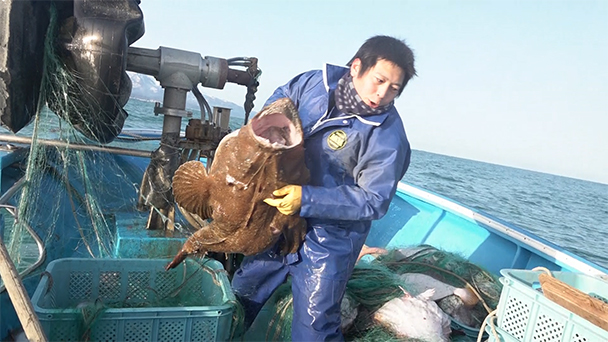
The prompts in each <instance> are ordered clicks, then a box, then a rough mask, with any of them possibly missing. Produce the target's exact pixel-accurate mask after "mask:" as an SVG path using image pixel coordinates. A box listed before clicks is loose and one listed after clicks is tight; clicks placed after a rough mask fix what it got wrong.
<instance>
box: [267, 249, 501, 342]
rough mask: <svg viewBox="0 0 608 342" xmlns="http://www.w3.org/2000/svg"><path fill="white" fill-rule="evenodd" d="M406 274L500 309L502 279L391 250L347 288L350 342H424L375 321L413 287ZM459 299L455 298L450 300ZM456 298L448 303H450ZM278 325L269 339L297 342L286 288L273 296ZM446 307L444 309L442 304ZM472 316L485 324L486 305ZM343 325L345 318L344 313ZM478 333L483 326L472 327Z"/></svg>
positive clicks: (447, 257) (422, 252) (462, 264)
mask: <svg viewBox="0 0 608 342" xmlns="http://www.w3.org/2000/svg"><path fill="white" fill-rule="evenodd" d="M403 273H423V274H427V275H430V276H432V277H433V278H436V279H438V280H440V281H442V282H444V283H446V284H451V285H453V286H456V287H464V286H467V285H466V284H467V283H468V284H470V285H471V286H472V287H473V288H475V289H476V291H477V292H478V293H479V295H480V296H481V297H482V299H483V302H485V303H486V305H487V306H488V308H489V309H495V308H496V305H497V304H498V299H499V297H500V291H501V289H502V285H501V283H500V281H498V278H497V277H496V276H493V275H491V274H490V273H489V272H486V271H485V270H483V269H481V268H480V267H478V266H476V265H474V264H471V263H470V262H468V261H467V260H465V259H464V258H462V257H460V256H458V255H456V254H453V253H448V252H445V251H441V250H438V249H436V248H434V247H432V246H424V245H423V246H418V247H412V248H411V249H405V250H390V251H389V252H388V254H386V255H381V256H379V257H377V258H376V259H375V260H373V261H370V262H360V263H359V264H357V266H356V267H355V269H354V271H353V275H352V276H351V278H350V279H349V281H348V283H347V287H346V294H345V298H347V300H348V301H349V302H350V307H348V306H349V305H346V306H345V305H344V303H343V306H342V309H343V311H344V309H345V307H346V310H347V311H352V310H356V318H355V319H354V320H353V321H352V323H351V324H349V325H348V326H346V327H343V334H344V337H345V339H346V340H347V341H358V342H368V341H369V342H371V341H418V340H417V339H413V338H404V337H400V336H396V335H394V334H393V333H392V332H391V331H390V330H388V329H386V328H385V327H383V326H381V325H379V324H377V323H376V322H374V320H373V318H372V317H373V314H374V312H375V311H376V310H377V309H379V308H380V307H381V306H382V305H384V304H385V303H386V302H388V301H389V300H391V299H393V298H397V297H402V296H403V295H404V291H409V290H408V284H407V283H405V282H404V280H402V279H401V278H400V277H399V275H400V274H403ZM450 297H455V296H450ZM450 297H446V299H447V298H450ZM273 298H274V300H275V304H274V305H273V306H272V313H273V314H272V319H271V320H270V324H269V328H268V330H267V332H266V339H267V340H272V341H288V340H290V338H291V320H292V317H293V297H292V294H291V285H290V283H286V284H284V285H282V286H281V287H280V288H279V289H277V291H276V292H275V294H274V295H273ZM438 304H439V306H440V307H441V303H440V302H439V303H438ZM469 311H470V314H471V315H473V316H474V317H478V318H479V319H480V320H481V321H483V319H484V318H485V317H486V316H487V314H488V312H487V310H486V308H485V307H484V304H482V302H480V303H478V304H477V305H476V306H475V307H473V308H471V309H470V310H469ZM342 316H343V321H344V317H345V313H344V312H343V315H342ZM471 328H472V329H475V328H479V326H471ZM451 340H452V341H474V340H475V339H474V338H473V337H471V336H467V335H466V334H464V333H460V332H453V334H452V336H451Z"/></svg>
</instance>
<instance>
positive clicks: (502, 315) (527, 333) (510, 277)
mask: <svg viewBox="0 0 608 342" xmlns="http://www.w3.org/2000/svg"><path fill="white" fill-rule="evenodd" d="M501 273H502V275H503V277H502V278H501V281H502V283H503V284H504V286H503V289H502V293H501V295H500V302H499V303H498V309H497V317H498V332H499V333H500V335H501V338H502V341H506V342H536V341H538V342H606V341H608V331H606V330H603V329H602V328H600V327H598V326H596V325H594V324H593V323H591V322H589V321H587V320H586V319H584V318H582V317H580V316H578V315H576V314H574V313H572V312H571V311H569V310H567V309H566V308H564V307H562V306H561V305H559V304H557V303H555V302H553V301H551V300H549V299H548V298H546V297H545V296H544V295H543V294H542V291H541V289H540V283H539V281H538V276H539V275H540V274H541V273H542V272H541V271H528V270H513V269H506V270H502V271H501ZM553 276H554V277H555V278H556V279H559V280H561V281H563V282H564V283H566V284H568V285H570V286H572V287H574V288H576V289H578V290H581V291H582V292H585V293H587V294H591V295H593V296H596V297H598V298H599V299H602V300H606V299H607V298H608V282H606V281H604V280H602V279H599V278H596V277H592V276H589V275H585V274H579V273H572V272H553ZM492 339H494V338H493V337H492ZM492 339H490V341H493V340H492ZM494 340H495V339H494Z"/></svg>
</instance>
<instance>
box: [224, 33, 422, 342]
mask: <svg viewBox="0 0 608 342" xmlns="http://www.w3.org/2000/svg"><path fill="white" fill-rule="evenodd" d="M347 65H348V66H349V67H348V68H346V67H339V66H335V65H329V64H326V65H325V68H324V70H313V71H309V72H305V73H303V74H300V75H298V76H296V77H295V78H293V79H292V80H291V81H289V82H288V83H287V84H285V85H284V86H281V87H279V88H278V89H277V90H276V91H275V92H274V94H273V95H272V96H271V97H270V98H269V99H268V101H267V102H266V104H269V103H272V102H274V101H276V100H277V99H279V98H283V97H289V98H290V99H291V100H292V101H293V102H294V103H295V104H296V106H297V107H298V111H299V115H300V119H301V120H302V126H303V129H304V138H305V148H306V166H307V167H308V168H309V170H310V181H309V183H308V184H307V185H304V186H300V185H287V186H285V187H283V188H280V189H277V190H275V191H274V193H273V195H274V198H268V199H266V200H265V202H266V203H267V204H269V205H271V206H274V207H276V208H277V209H278V210H279V211H280V212H281V213H283V214H285V215H300V216H301V217H304V218H305V219H306V220H307V223H308V231H307V234H306V237H305V240H304V242H303V244H302V246H301V247H300V249H299V250H298V252H297V253H293V254H288V255H286V256H282V255H280V253H279V251H278V248H272V249H271V250H269V251H266V252H263V253H260V254H257V255H254V256H250V257H246V258H245V259H244V260H243V262H242V264H241V266H240V268H239V269H238V270H237V272H236V273H235V275H234V278H233V280H232V286H233V289H234V292H235V294H236V296H237V298H238V299H239V300H240V301H241V303H242V304H243V306H244V308H245V324H246V326H249V325H250V324H251V323H252V322H253V320H254V319H255V317H256V316H257V314H258V312H259V311H260V309H261V308H262V306H263V305H264V303H265V302H266V301H267V300H268V299H269V298H270V296H271V295H272V293H273V292H274V290H275V289H276V288H277V287H279V286H280V285H281V284H282V283H283V282H284V281H285V280H286V279H287V276H288V275H290V276H291V289H292V292H293V322H292V340H293V341H326V340H331V341H341V340H343V339H344V337H343V336H342V332H341V330H340V323H341V320H340V303H341V301H342V297H343V296H344V292H345V290H346V282H347V280H348V279H349V277H350V275H351V274H352V271H353V268H354V266H355V262H356V261H357V257H358V256H359V252H360V250H361V248H362V246H363V243H364V242H365V239H366V237H367V234H368V233H369V230H370V227H371V222H372V220H377V219H380V218H381V217H382V216H384V214H385V213H386V211H387V210H388V207H389V203H390V202H391V199H392V198H393V196H394V195H395V192H396V188H397V184H398V182H399V180H400V179H401V178H402V177H403V176H404V174H405V172H406V170H407V168H408V166H409V163H410V155H411V149H410V145H409V142H408V140H407V137H406V134H405V129H404V127H403V123H402V121H401V117H400V116H399V113H398V112H397V109H396V108H395V106H394V99H395V98H396V97H398V96H399V95H400V94H401V92H402V91H403V89H404V88H405V86H406V84H407V82H408V81H409V80H410V79H411V78H412V77H413V76H415V75H416V70H415V69H414V55H413V53H412V51H411V50H410V48H409V47H408V46H407V45H406V44H405V42H404V41H402V40H399V39H396V38H393V37H388V36H375V37H372V38H369V39H368V40H367V41H366V42H365V43H364V44H363V45H362V46H361V47H360V48H359V50H358V51H357V53H356V54H355V56H354V57H353V58H352V59H351V60H350V62H349V63H348V64H347Z"/></svg>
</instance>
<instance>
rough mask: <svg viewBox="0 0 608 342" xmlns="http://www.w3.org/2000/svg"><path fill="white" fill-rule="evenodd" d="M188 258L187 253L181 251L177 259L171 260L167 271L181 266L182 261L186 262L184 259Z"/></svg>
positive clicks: (166, 268) (166, 267)
mask: <svg viewBox="0 0 608 342" xmlns="http://www.w3.org/2000/svg"><path fill="white" fill-rule="evenodd" d="M187 256H188V254H187V253H185V252H184V250H181V251H180V252H179V253H177V255H176V256H175V258H173V260H171V262H170V263H168V264H167V266H165V270H167V271H168V270H170V269H172V268H176V267H177V265H179V264H181V263H182V261H184V259H186V257H187Z"/></svg>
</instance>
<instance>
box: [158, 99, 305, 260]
mask: <svg viewBox="0 0 608 342" xmlns="http://www.w3.org/2000/svg"><path fill="white" fill-rule="evenodd" d="M308 178H309V172H308V169H307V168H306V165H305V162H304V134H303V131H302V123H301V122H300V118H299V116H298V111H297V109H296V107H295V106H294V104H293V103H292V102H291V100H289V99H288V98H283V99H279V100H277V101H275V102H273V103H272V104H270V105H268V106H266V107H264V108H263V109H262V110H261V111H260V112H259V113H258V114H257V115H256V116H255V117H254V118H253V119H252V120H251V122H250V123H249V124H247V125H245V126H243V127H242V128H241V129H239V130H237V131H234V132H232V133H231V134H229V135H227V136H226V137H225V138H224V139H222V141H221V142H220V144H219V146H218V148H217V150H216V152H215V156H214V159H213V163H212V165H211V167H210V169H209V173H208V174H207V170H206V168H205V166H204V165H203V163H201V162H200V161H189V162H186V163H184V164H183V165H181V166H180V167H179V168H178V169H177V171H176V172H175V175H174V177H173V194H174V196H175V202H176V203H177V205H178V208H179V209H180V211H181V212H182V214H183V215H184V217H185V218H186V219H187V220H188V222H190V224H192V225H193V226H194V227H195V228H198V229H199V230H198V231H197V232H195V233H194V234H193V235H192V236H191V237H190V238H188V240H187V241H186V242H185V243H184V245H183V247H182V249H181V251H180V252H179V253H178V254H177V255H176V256H175V258H174V259H173V261H172V262H170V263H169V264H168V265H167V269H170V268H173V267H175V266H177V265H178V264H179V263H180V262H182V261H183V260H184V259H185V258H186V256H188V255H191V254H204V253H206V252H219V253H241V254H244V255H252V254H256V253H260V252H262V251H264V250H267V249H268V248H270V247H271V246H273V245H274V244H275V243H277V241H279V239H281V252H282V253H284V254H286V253H293V252H295V251H297V249H298V248H299V246H300V244H301V242H302V240H303V239H304V235H305V234H306V221H305V220H304V219H303V218H301V217H299V216H298V215H292V216H287V215H283V214H281V213H280V212H279V211H278V210H277V209H276V208H274V207H272V206H269V205H268V204H266V203H264V201H263V200H264V199H265V198H269V197H272V192H273V191H274V190H276V189H279V188H281V187H283V186H285V185H288V184H300V185H302V184H305V183H306V182H307V181H308ZM209 218H210V219H212V221H211V223H210V224H206V219H209Z"/></svg>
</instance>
